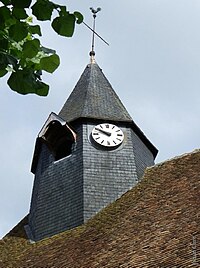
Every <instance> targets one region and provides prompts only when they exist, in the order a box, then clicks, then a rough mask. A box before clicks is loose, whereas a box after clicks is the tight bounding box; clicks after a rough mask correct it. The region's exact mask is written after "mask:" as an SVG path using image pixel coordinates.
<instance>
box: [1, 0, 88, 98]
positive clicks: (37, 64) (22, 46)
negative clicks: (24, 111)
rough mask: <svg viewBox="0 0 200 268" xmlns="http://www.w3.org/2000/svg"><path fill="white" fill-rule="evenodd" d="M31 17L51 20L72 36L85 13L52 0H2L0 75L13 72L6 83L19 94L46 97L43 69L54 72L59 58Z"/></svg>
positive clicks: (54, 27)
mask: <svg viewBox="0 0 200 268" xmlns="http://www.w3.org/2000/svg"><path fill="white" fill-rule="evenodd" d="M33 2H34V4H33ZM54 11H55V12H54ZM30 13H32V14H31V16H30V15H29V14H30ZM55 14H56V15H55ZM32 16H35V17H36V19H37V20H38V21H50V22H51V26H52V28H53V30H54V31H55V32H56V33H57V34H59V35H61V36H65V37H71V36H72V35H73V33H74V28H75V24H76V23H78V24H80V23H82V22H83V16H82V14H81V13H80V12H77V11H76V12H74V13H70V12H69V11H68V10H67V7H66V6H61V5H58V4H55V3H53V2H51V1H49V0H37V1H36V2H35V1H33V0H1V1H0V77H3V76H5V75H6V74H10V76H9V78H8V81H7V83H8V85H9V87H10V88H11V89H12V90H14V91H16V92H18V93H20V94H28V93H35V94H37V95H40V96H46V95H47V94H48V91H49V85H47V84H45V83H44V82H42V71H46V72H49V73H53V72H54V71H55V70H56V69H57V68H58V66H59V64H60V59H59V56H58V55H57V54H56V52H55V50H52V49H49V48H46V47H43V46H42V45H41V43H40V40H39V38H40V36H42V32H41V28H40V26H39V25H33V23H32V21H33V17H32Z"/></svg>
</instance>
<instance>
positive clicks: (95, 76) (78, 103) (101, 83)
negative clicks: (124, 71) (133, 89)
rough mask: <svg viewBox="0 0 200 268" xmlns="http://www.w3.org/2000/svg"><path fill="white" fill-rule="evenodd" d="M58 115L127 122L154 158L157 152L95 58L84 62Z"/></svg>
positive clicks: (70, 119) (68, 119)
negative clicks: (86, 63) (77, 79)
mask: <svg viewBox="0 0 200 268" xmlns="http://www.w3.org/2000/svg"><path fill="white" fill-rule="evenodd" d="M58 115H59V116H60V117H61V118H62V119H63V120H64V121H66V122H68V123H72V122H73V121H75V120H77V119H81V120H83V119H90V120H95V119H96V120H104V121H117V122H123V123H127V124H130V126H131V127H132V129H133V130H134V132H135V133H136V134H137V135H138V137H140V139H141V140H142V141H143V142H144V144H145V145H146V146H147V147H148V148H149V150H150V151H151V152H152V154H153V156H154V158H155V157H156V155H157V153H158V150H157V148H156V147H155V146H154V145H153V144H152V143H151V142H150V141H149V140H148V139H147V137H146V136H145V135H144V133H143V132H142V131H141V130H140V128H139V127H138V126H137V125H136V124H135V122H134V121H133V120H132V118H131V116H130V115H129V113H128V112H127V110H126V108H125V107H124V105H123V104H122V102H121V100H120V99H119V97H118V96H117V94H116V93H115V91H114V89H113V88H112V86H111V84H110V83H109V81H108V80H107V78H106V77H105V75H104V74H103V72H102V69H100V67H99V66H98V64H97V63H95V62H93V63H90V64H88V65H87V66H86V68H85V70H84V72H83V74H82V75H81V77H80V79H79V81H78V82H77V84H76V86H75V88H74V90H73V91H72V93H71V94H70V96H69V98H68V99H67V101H66V102H65V104H64V105H63V107H62V109H61V111H60V112H59V114H58Z"/></svg>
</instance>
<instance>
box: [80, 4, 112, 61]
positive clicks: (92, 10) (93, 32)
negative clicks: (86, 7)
mask: <svg viewBox="0 0 200 268" xmlns="http://www.w3.org/2000/svg"><path fill="white" fill-rule="evenodd" d="M90 10H91V12H92V14H93V18H94V20H93V28H91V27H90V26H89V25H87V24H86V23H85V22H83V24H84V25H85V26H87V27H88V28H89V29H90V30H91V31H92V50H91V51H90V57H91V62H95V59H94V56H95V51H94V47H95V35H96V36H98V37H99V38H100V39H101V40H102V41H103V42H104V43H105V44H107V45H108V46H109V44H108V43H107V42H106V41H105V40H104V39H103V38H102V37H101V36H100V35H99V34H98V33H96V31H95V27H96V21H95V19H96V16H97V15H96V14H97V13H98V12H99V11H101V8H100V7H98V8H97V9H94V8H93V7H90Z"/></svg>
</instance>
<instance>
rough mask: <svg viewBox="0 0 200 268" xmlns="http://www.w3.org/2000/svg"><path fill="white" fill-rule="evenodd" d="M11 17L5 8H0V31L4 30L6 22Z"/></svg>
mask: <svg viewBox="0 0 200 268" xmlns="http://www.w3.org/2000/svg"><path fill="white" fill-rule="evenodd" d="M10 17H11V13H10V10H9V9H8V8H7V7H0V29H2V30H4V28H5V25H6V21H7V20H9V19H10Z"/></svg>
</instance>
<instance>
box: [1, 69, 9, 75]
mask: <svg viewBox="0 0 200 268" xmlns="http://www.w3.org/2000/svg"><path fill="white" fill-rule="evenodd" d="M7 72H8V71H7V70H5V69H4V70H0V77H3V76H4V75H6V74H7Z"/></svg>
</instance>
